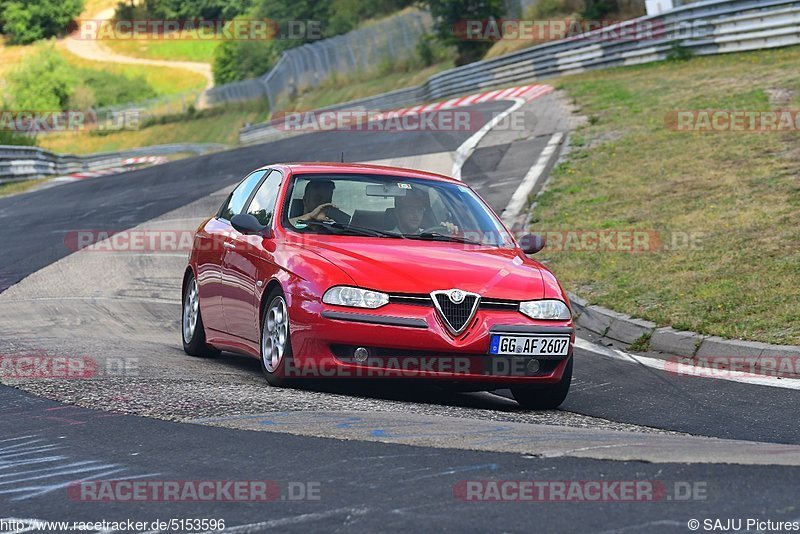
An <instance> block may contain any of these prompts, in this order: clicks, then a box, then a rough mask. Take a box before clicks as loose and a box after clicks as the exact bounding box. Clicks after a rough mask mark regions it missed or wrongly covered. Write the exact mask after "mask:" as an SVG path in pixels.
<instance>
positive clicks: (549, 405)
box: [511, 356, 572, 410]
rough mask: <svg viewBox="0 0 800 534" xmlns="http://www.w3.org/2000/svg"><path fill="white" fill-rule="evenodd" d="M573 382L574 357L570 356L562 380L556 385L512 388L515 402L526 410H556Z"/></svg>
mask: <svg viewBox="0 0 800 534" xmlns="http://www.w3.org/2000/svg"><path fill="white" fill-rule="evenodd" d="M571 382H572V357H571V356H570V358H569V361H568V362H567V366H566V368H564V374H563V376H562V377H561V380H559V381H558V382H556V383H555V384H541V385H535V386H515V387H512V388H511V393H512V394H513V395H514V400H515V401H517V403H519V405H520V406H521V407H522V408H524V409H526V410H555V409H556V408H558V407H559V406H561V403H562V402H564V399H566V398H567V393H569V386H570V383H571Z"/></svg>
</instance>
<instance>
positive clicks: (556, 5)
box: [525, 0, 586, 20]
mask: <svg viewBox="0 0 800 534" xmlns="http://www.w3.org/2000/svg"><path fill="white" fill-rule="evenodd" d="M585 8H586V5H585V4H584V2H583V0H538V1H537V2H536V3H534V4H533V5H532V6H530V7H529V8H528V10H527V11H526V12H525V17H526V19H528V20H549V19H554V18H558V17H569V16H570V15H575V14H576V13H582V12H583V10H584V9H585Z"/></svg>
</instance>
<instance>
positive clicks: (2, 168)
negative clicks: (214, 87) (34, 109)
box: [0, 143, 228, 184]
mask: <svg viewBox="0 0 800 534" xmlns="http://www.w3.org/2000/svg"><path fill="white" fill-rule="evenodd" d="M225 148H228V147H227V146H225V145H220V144H213V143H181V144H172V145H156V146H150V147H143V148H136V149H132V150H126V151H122V152H105V153H101V154H91V155H88V156H76V155H71V154H55V153H53V152H50V151H48V150H45V149H43V148H38V147H28V146H5V145H0V184H2V183H7V182H17V181H21V180H31V179H35V178H45V177H48V176H60V175H66V174H72V173H76V172H84V171H97V170H101V169H109V168H113V167H121V166H124V162H125V160H126V159H128V158H135V157H138V156H169V155H174V154H181V153H187V152H188V153H192V154H198V155H199V154H206V153H208V152H214V151H218V150H224V149H225Z"/></svg>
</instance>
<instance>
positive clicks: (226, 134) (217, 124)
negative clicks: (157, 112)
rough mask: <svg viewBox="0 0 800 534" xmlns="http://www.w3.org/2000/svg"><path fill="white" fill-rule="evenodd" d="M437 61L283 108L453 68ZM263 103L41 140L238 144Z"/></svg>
mask: <svg viewBox="0 0 800 534" xmlns="http://www.w3.org/2000/svg"><path fill="white" fill-rule="evenodd" d="M450 66H451V64H450V63H449V62H444V63H438V64H435V65H432V66H430V67H428V68H426V69H423V70H419V71H416V72H412V71H408V72H403V71H399V72H392V73H389V74H384V75H381V76H377V77H375V78H365V79H362V80H360V81H351V80H338V81H331V82H329V83H328V84H326V85H324V86H323V87H319V88H317V89H314V90H311V91H308V92H306V93H303V94H302V95H300V96H299V97H298V98H297V99H296V100H295V101H292V102H284V103H281V109H284V110H311V109H317V108H320V107H323V106H327V105H330V104H335V103H338V102H345V101H347V100H352V99H355V98H361V97H365V96H370V95H374V94H378V93H382V92H385V91H392V90H394V89H400V88H402V87H408V86H411V85H416V84H418V83H421V82H423V81H424V80H425V79H427V78H428V76H430V75H431V74H433V73H435V72H438V71H439V70H443V69H446V68H449V67H450ZM268 116H269V114H268V112H267V110H266V109H265V108H264V104H263V103H257V102H253V103H247V104H243V105H238V106H231V107H228V108H218V109H211V110H207V111H205V112H202V113H199V114H198V115H197V116H196V117H194V118H190V117H175V118H173V119H172V120H171V122H167V123H165V124H153V125H150V126H146V127H144V128H141V129H139V130H131V131H120V132H113V133H105V134H98V133H93V132H80V133H72V132H71V133H64V134H51V135H46V136H41V137H39V139H38V140H37V143H38V145H39V146H42V147H44V148H46V149H48V150H53V151H55V152H62V153H63V152H66V153H72V154H89V153H93V152H105V151H115V150H123V149H126V148H137V147H140V146H147V145H157V144H166V143H223V144H228V145H235V144H236V143H237V142H238V139H239V129H240V128H241V127H242V126H244V125H245V123H248V122H249V123H251V124H255V123H257V122H262V121H264V120H266V119H267V118H268Z"/></svg>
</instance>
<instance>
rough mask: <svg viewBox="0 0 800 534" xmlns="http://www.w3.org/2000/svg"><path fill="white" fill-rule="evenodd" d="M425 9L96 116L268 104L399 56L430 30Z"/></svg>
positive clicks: (142, 115)
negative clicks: (253, 71)
mask: <svg viewBox="0 0 800 534" xmlns="http://www.w3.org/2000/svg"><path fill="white" fill-rule="evenodd" d="M432 24H433V20H432V18H431V16H430V13H428V12H427V11H420V10H410V11H405V12H402V13H399V14H397V15H394V16H392V17H388V18H386V19H383V20H381V21H378V22H375V23H373V24H370V25H367V26H365V27H364V28H361V29H358V30H354V31H352V32H349V33H346V34H343V35H337V36H335V37H331V38H329V39H324V40H320V41H317V42H314V43H309V44H305V45H302V46H299V47H297V48H292V49H289V50H287V51H286V52H284V53H283V54H282V55H281V57H280V58H279V59H278V62H277V63H276V64H275V66H274V67H273V68H272V69H271V70H270V71H269V72H267V73H265V74H264V75H263V76H261V77H260V78H255V79H252V80H245V81H241V82H235V83H229V84H224V85H218V86H216V87H213V88H211V89H208V90H206V91H195V92H189V93H182V94H178V95H169V96H163V97H158V98H153V99H150V100H144V101H141V102H132V103H129V104H120V105H116V106H109V107H106V108H102V109H98V110H96V112H97V115H98V116H113V115H117V114H120V113H126V112H134V111H135V112H136V113H137V115H138V117H139V120H140V121H145V120H148V119H152V118H153V117H159V116H164V115H174V114H179V113H185V112H186V110H187V109H188V108H189V106H194V107H195V108H196V109H204V108H206V107H209V106H215V105H219V104H224V103H229V102H241V101H246V100H256V99H260V98H266V99H267V100H268V101H269V105H270V109H274V102H275V101H276V100H277V99H279V98H281V97H282V96H285V95H291V94H294V93H295V92H297V91H301V90H303V89H308V88H310V87H318V86H319V85H320V84H322V83H323V82H325V81H326V80H328V79H329V78H330V77H331V76H333V75H337V76H339V75H341V76H348V75H354V74H356V73H357V72H359V71H361V72H363V71H368V70H370V69H371V68H374V66H375V65H377V64H379V63H380V62H381V61H383V60H386V59H389V58H394V57H402V56H403V55H405V54H408V53H409V52H410V51H411V50H413V49H414V47H416V45H417V42H418V41H419V38H420V36H422V35H423V34H424V33H427V32H428V31H430V28H431V26H432Z"/></svg>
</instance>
